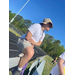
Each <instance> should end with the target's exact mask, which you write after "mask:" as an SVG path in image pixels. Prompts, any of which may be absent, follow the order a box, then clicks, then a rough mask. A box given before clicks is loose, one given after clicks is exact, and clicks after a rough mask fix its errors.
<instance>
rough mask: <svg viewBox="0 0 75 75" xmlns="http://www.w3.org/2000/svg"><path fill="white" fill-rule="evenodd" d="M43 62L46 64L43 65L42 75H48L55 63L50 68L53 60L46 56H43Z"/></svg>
mask: <svg viewBox="0 0 75 75" xmlns="http://www.w3.org/2000/svg"><path fill="white" fill-rule="evenodd" d="M44 60H45V61H46V63H45V66H44V70H43V73H42V75H49V74H50V71H51V69H52V68H53V67H54V66H55V65H56V63H55V64H54V66H52V64H51V62H52V60H53V58H51V57H50V56H48V55H46V56H45V58H44Z"/></svg>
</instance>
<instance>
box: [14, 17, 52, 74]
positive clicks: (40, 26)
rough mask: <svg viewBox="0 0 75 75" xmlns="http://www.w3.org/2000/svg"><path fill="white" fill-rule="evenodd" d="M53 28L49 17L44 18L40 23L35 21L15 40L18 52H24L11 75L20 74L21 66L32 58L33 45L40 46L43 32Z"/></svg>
mask: <svg viewBox="0 0 75 75" xmlns="http://www.w3.org/2000/svg"><path fill="white" fill-rule="evenodd" d="M50 28H53V25H52V21H51V20H50V19H49V18H45V19H44V20H43V22H42V23H36V24H33V25H31V26H30V27H29V28H28V31H27V33H26V34H24V35H22V36H21V37H20V38H19V39H18V42H17V46H18V48H19V51H20V52H23V53H24V56H23V57H22V58H21V60H20V63H19V66H18V69H17V70H16V71H15V72H14V74H13V75H20V74H21V72H22V68H23V66H24V65H25V64H26V63H27V62H28V61H29V60H30V59H31V58H32V56H33V55H34V49H33V48H34V45H36V46H40V45H41V43H42V41H43V39H44V37H45V32H44V30H46V31H49V30H50Z"/></svg>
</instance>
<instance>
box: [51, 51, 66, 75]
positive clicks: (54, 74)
mask: <svg viewBox="0 0 75 75" xmlns="http://www.w3.org/2000/svg"><path fill="white" fill-rule="evenodd" d="M59 57H60V58H62V59H63V60H65V52H63V53H62V54H61V55H60V56H59ZM63 67H65V62H64V63H63ZM50 73H51V74H52V75H59V69H58V64H56V66H54V67H53V68H52V70H51V72H50Z"/></svg>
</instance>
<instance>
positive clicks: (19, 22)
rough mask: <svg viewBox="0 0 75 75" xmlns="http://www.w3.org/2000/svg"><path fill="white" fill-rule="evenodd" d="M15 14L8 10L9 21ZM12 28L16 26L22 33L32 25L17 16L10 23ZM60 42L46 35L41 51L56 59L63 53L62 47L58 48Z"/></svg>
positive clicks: (29, 21)
mask: <svg viewBox="0 0 75 75" xmlns="http://www.w3.org/2000/svg"><path fill="white" fill-rule="evenodd" d="M15 15H16V14H15V13H12V11H11V10H9V21H10V20H11V19H12V18H13V17H14V16H15ZM12 24H13V25H14V26H16V27H17V28H18V29H19V30H21V31H22V32H23V33H26V32H27V29H28V27H29V26H30V25H31V24H34V23H32V22H31V20H27V19H23V17H22V16H20V15H17V17H16V18H15V19H14V21H13V22H12ZM60 43H61V41H60V40H56V39H54V37H53V36H51V35H48V34H46V36H45V38H44V40H43V43H42V44H41V46H40V47H41V48H42V50H44V51H45V52H46V53H47V54H49V55H50V56H52V57H53V58H55V57H58V56H59V55H60V54H61V53H62V52H64V51H65V49H64V46H63V45H62V46H60Z"/></svg>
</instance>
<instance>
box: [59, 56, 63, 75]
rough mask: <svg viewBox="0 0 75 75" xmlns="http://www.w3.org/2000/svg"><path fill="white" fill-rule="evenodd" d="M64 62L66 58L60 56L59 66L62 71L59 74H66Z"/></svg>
mask: <svg viewBox="0 0 75 75" xmlns="http://www.w3.org/2000/svg"><path fill="white" fill-rule="evenodd" d="M63 63H64V60H63V59H62V58H60V57H59V60H58V68H59V72H60V74H59V75H64V68H63Z"/></svg>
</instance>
